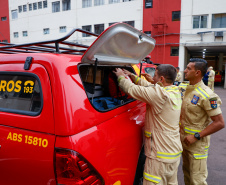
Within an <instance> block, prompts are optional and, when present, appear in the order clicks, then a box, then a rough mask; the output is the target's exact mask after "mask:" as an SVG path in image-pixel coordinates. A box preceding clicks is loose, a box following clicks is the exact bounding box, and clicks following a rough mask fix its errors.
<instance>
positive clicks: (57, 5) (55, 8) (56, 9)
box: [52, 1, 60, 13]
mask: <svg viewBox="0 0 226 185" xmlns="http://www.w3.org/2000/svg"><path fill="white" fill-rule="evenodd" d="M52 12H53V13H54V12H60V1H55V2H52Z"/></svg>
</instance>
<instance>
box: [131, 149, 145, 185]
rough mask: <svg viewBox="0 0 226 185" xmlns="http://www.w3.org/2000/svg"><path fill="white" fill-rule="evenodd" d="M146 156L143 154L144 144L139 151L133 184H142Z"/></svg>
mask: <svg viewBox="0 0 226 185" xmlns="http://www.w3.org/2000/svg"><path fill="white" fill-rule="evenodd" d="M145 159H146V156H145V154H144V146H143V147H142V149H141V151H140V156H139V159H138V163H137V170H136V175H135V178H134V182H133V185H142V184H143V172H144V164H145Z"/></svg>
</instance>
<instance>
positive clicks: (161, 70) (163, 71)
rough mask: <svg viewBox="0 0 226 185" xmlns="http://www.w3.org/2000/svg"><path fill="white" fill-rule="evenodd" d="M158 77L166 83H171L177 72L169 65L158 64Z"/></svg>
mask: <svg viewBox="0 0 226 185" xmlns="http://www.w3.org/2000/svg"><path fill="white" fill-rule="evenodd" d="M156 70H157V73H158V75H159V76H163V77H164V78H165V79H166V82H167V83H173V82H174V81H175V79H176V76H177V70H176V68H175V67H174V66H172V65H170V64H160V65H159V66H158V67H157V68H156Z"/></svg>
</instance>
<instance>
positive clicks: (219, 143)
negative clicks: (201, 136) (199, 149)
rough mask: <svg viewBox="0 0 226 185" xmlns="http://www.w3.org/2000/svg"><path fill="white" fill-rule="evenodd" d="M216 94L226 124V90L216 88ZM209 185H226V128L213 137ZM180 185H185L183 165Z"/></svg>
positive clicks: (210, 153) (179, 173)
mask: <svg viewBox="0 0 226 185" xmlns="http://www.w3.org/2000/svg"><path fill="white" fill-rule="evenodd" d="M215 92H216V93H217V94H218V95H219V96H220V98H221V100H222V102H223V104H222V106H221V110H222V114H223V117H224V120H225V122H226V89H223V88H220V87H215ZM208 172H209V175H208V178H207V183H208V185H224V184H226V128H224V129H222V130H221V131H219V132H217V133H215V134H213V135H212V136H211V143H210V149H209V157H208ZM178 181H179V185H184V180H183V172H182V164H180V166H179V170H178Z"/></svg>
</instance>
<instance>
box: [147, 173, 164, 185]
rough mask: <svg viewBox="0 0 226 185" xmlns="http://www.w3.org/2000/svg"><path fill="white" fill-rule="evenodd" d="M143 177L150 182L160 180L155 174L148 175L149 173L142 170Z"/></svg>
mask: <svg viewBox="0 0 226 185" xmlns="http://www.w3.org/2000/svg"><path fill="white" fill-rule="evenodd" d="M143 177H144V179H146V180H147V181H151V182H155V183H159V182H160V181H161V180H162V179H161V178H160V177H157V176H154V175H150V174H148V173H146V172H144V174H143Z"/></svg>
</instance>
